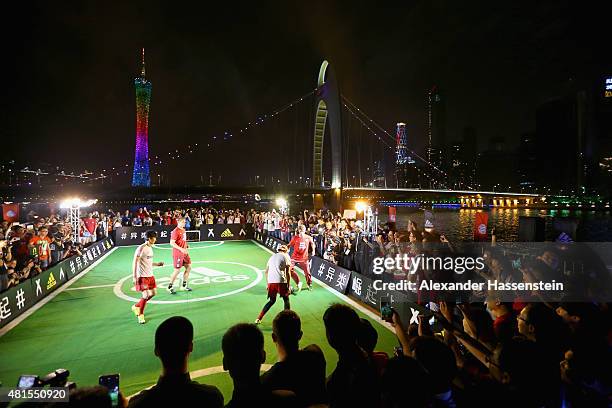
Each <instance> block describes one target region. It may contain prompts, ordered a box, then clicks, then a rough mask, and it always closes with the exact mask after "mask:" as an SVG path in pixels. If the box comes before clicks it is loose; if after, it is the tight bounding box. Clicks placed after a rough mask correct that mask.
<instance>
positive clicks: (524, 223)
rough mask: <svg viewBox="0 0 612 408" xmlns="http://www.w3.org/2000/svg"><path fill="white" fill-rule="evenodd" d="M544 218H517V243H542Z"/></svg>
mask: <svg viewBox="0 0 612 408" xmlns="http://www.w3.org/2000/svg"><path fill="white" fill-rule="evenodd" d="M544 226H545V224H544V218H542V217H519V229H518V240H519V242H544V232H545V228H544Z"/></svg>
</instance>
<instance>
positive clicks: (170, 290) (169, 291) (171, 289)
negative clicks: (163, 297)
mask: <svg viewBox="0 0 612 408" xmlns="http://www.w3.org/2000/svg"><path fill="white" fill-rule="evenodd" d="M166 290H167V291H168V293H169V294H171V295H174V294H175V293H176V290H174V288H173V287H171V286H169V287H167V288H166Z"/></svg>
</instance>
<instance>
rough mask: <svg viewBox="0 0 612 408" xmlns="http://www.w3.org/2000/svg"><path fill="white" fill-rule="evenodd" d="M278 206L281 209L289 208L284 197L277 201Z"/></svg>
mask: <svg viewBox="0 0 612 408" xmlns="http://www.w3.org/2000/svg"><path fill="white" fill-rule="evenodd" d="M276 205H278V206H279V207H281V208H285V207H286V206H287V200H285V199H284V198H282V197H279V198H277V199H276Z"/></svg>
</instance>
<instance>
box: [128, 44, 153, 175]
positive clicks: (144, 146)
mask: <svg viewBox="0 0 612 408" xmlns="http://www.w3.org/2000/svg"><path fill="white" fill-rule="evenodd" d="M134 86H135V87H136V152H135V155H134V173H133V175H132V186H133V187H150V186H151V176H150V175H149V105H150V103H151V82H149V81H147V79H146V78H145V57H144V48H143V49H142V68H141V70H140V76H139V77H137V78H135V79H134Z"/></svg>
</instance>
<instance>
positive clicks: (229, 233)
mask: <svg viewBox="0 0 612 408" xmlns="http://www.w3.org/2000/svg"><path fill="white" fill-rule="evenodd" d="M233 236H234V234H232V231H230V229H229V228H226V229H225V231H223V232H222V233H221V238H232V237H233Z"/></svg>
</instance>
